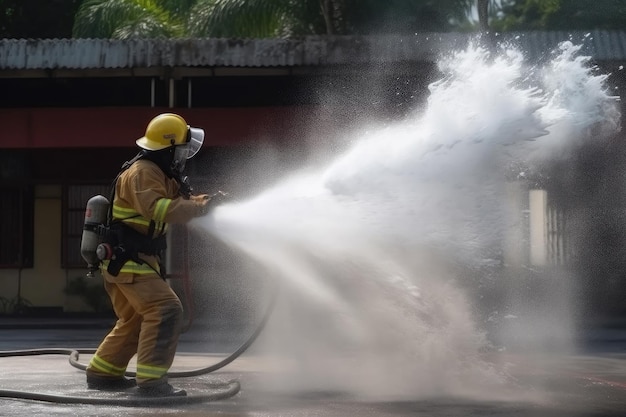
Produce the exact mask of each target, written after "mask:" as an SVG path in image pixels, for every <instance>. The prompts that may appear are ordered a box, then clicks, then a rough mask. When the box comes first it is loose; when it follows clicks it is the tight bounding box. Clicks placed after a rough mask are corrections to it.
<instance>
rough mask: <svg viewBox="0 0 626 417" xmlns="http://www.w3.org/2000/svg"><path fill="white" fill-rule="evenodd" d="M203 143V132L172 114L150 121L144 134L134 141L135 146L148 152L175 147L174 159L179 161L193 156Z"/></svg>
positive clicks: (165, 114) (161, 115) (164, 114)
mask: <svg viewBox="0 0 626 417" xmlns="http://www.w3.org/2000/svg"><path fill="white" fill-rule="evenodd" d="M203 142H204V130H203V129H200V128H197V127H191V126H189V125H188V124H187V122H186V121H185V119H183V118H182V117H181V116H179V115H177V114H174V113H162V114H159V115H158V116H156V117H155V118H154V119H152V120H150V123H148V127H147V128H146V134H145V135H144V136H143V137H141V138H139V139H137V141H136V143H137V146H139V147H140V148H142V149H146V150H148V151H158V150H160V149H165V148H169V147H170V146H176V151H177V152H176V154H177V155H176V157H177V159H181V160H182V159H189V158H191V157H192V156H194V155H195V154H196V153H197V152H198V151H199V150H200V148H201V147H202V143H203Z"/></svg>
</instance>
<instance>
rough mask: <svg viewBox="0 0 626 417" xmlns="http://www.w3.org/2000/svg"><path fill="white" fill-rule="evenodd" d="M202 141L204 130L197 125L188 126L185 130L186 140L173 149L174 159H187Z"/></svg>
mask: <svg viewBox="0 0 626 417" xmlns="http://www.w3.org/2000/svg"><path fill="white" fill-rule="evenodd" d="M203 142H204V130H203V129H200V128H197V127H191V126H190V127H189V131H188V132H187V142H186V143H185V144H184V145H178V146H176V149H175V154H176V156H175V159H176V160H178V161H179V162H180V161H182V159H189V158H191V157H193V156H194V155H195V154H197V153H198V151H199V150H200V148H201V147H202V143H203Z"/></svg>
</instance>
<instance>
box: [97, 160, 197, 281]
mask: <svg viewBox="0 0 626 417" xmlns="http://www.w3.org/2000/svg"><path fill="white" fill-rule="evenodd" d="M179 189H180V186H179V184H178V182H177V181H176V180H175V179H173V178H169V177H168V176H167V175H165V173H164V172H163V171H162V170H161V169H160V168H159V167H158V165H156V164H155V163H154V162H152V161H149V160H146V159H140V160H138V161H136V162H135V163H133V164H132V165H131V166H130V167H129V168H128V169H127V170H126V171H124V172H123V173H122V174H121V175H120V176H119V178H118V180H117V183H116V185H115V197H114V199H113V207H112V214H113V221H114V222H115V221H121V222H123V223H125V224H126V225H128V226H130V227H132V228H133V229H135V230H136V231H138V232H139V233H142V234H144V235H146V236H150V237H152V238H157V237H159V236H161V235H162V234H164V233H165V232H166V231H167V227H168V224H176V223H178V224H182V223H187V222H188V221H189V220H191V219H192V218H194V217H197V216H199V215H201V214H202V210H201V206H200V204H199V203H198V202H197V201H195V200H193V199H185V198H183V197H182V196H180V195H179ZM140 259H141V260H142V261H145V262H144V263H143V264H142V263H138V262H135V261H132V260H131V261H127V262H126V263H125V264H124V266H123V267H122V269H121V271H120V274H119V275H118V276H117V278H116V281H117V282H132V277H133V276H135V275H145V274H154V273H157V272H160V269H159V260H158V258H157V257H156V256H147V255H143V254H140ZM102 266H103V267H104V268H105V269H106V267H107V266H108V262H106V261H105V262H103V264H102Z"/></svg>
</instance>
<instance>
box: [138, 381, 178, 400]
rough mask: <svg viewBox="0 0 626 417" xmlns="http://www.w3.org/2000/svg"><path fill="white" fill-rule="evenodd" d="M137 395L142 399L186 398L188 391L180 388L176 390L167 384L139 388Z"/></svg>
mask: <svg viewBox="0 0 626 417" xmlns="http://www.w3.org/2000/svg"><path fill="white" fill-rule="evenodd" d="M137 395H140V396H142V397H184V396H186V395H187V391H185V390H184V389H180V388H174V387H173V386H171V385H170V384H168V383H167V382H166V383H164V384H159V385H153V386H147V387H141V386H139V387H137Z"/></svg>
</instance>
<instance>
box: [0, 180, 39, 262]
mask: <svg viewBox="0 0 626 417" xmlns="http://www.w3.org/2000/svg"><path fill="white" fill-rule="evenodd" d="M0 213H1V216H0V267H2V268H24V267H32V266H33V223H34V221H33V216H34V199H33V190H32V188H31V187H26V186H24V187H1V188H0Z"/></svg>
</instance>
